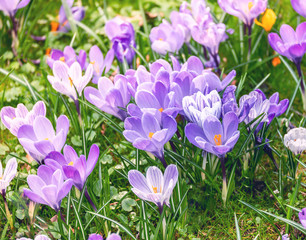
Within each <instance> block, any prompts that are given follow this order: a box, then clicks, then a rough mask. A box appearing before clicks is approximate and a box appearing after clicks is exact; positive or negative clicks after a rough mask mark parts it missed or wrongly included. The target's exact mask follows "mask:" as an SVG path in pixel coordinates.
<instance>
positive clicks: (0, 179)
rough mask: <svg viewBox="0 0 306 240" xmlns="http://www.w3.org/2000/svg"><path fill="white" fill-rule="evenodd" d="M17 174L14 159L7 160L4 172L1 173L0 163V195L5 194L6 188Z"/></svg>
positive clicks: (0, 166) (0, 165)
mask: <svg viewBox="0 0 306 240" xmlns="http://www.w3.org/2000/svg"><path fill="white" fill-rule="evenodd" d="M16 173H17V161H16V158H11V159H10V160H8V162H7V164H6V167H5V170H4V172H3V168H2V164H1V162H0V193H1V194H2V195H3V194H4V193H5V192H6V189H7V187H8V186H9V185H10V182H11V181H12V180H13V178H14V177H15V175H16Z"/></svg>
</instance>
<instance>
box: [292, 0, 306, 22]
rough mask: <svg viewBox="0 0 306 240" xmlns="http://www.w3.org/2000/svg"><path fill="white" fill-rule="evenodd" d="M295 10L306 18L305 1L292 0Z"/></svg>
mask: <svg viewBox="0 0 306 240" xmlns="http://www.w3.org/2000/svg"><path fill="white" fill-rule="evenodd" d="M291 4H292V7H293V9H294V10H295V11H296V12H297V13H298V14H300V15H301V16H303V17H304V18H306V2H305V1H304V0H291Z"/></svg>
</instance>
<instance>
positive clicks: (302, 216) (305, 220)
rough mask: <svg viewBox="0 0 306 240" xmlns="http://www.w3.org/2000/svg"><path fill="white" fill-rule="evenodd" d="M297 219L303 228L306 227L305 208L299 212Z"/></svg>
mask: <svg viewBox="0 0 306 240" xmlns="http://www.w3.org/2000/svg"><path fill="white" fill-rule="evenodd" d="M299 219H300V222H301V224H302V226H303V227H304V228H306V208H303V209H302V211H300V212H299Z"/></svg>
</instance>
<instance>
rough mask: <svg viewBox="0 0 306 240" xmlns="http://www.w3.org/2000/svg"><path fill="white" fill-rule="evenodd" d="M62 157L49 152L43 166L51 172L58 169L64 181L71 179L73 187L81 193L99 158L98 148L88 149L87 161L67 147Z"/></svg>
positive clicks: (56, 153)
mask: <svg viewBox="0 0 306 240" xmlns="http://www.w3.org/2000/svg"><path fill="white" fill-rule="evenodd" d="M63 152H64V155H62V154H61V153H60V152H51V153H49V154H48V156H46V159H45V164H46V165H47V166H48V167H50V168H51V169H52V170H54V171H55V170H57V169H60V170H62V171H63V173H64V178H65V179H72V180H73V184H74V186H75V187H76V188H77V189H79V190H80V191H82V189H83V187H84V184H85V182H86V179H87V178H88V176H89V175H90V174H91V172H92V171H93V170H94V167H95V166H96V163H97V161H98V158H99V147H98V146H97V145H96V144H93V145H92V146H91V148H90V151H89V154H88V157H87V160H86V157H85V156H84V155H81V156H80V157H79V156H78V155H77V153H76V151H75V150H74V149H73V148H72V147H71V146H69V145H66V146H65V147H64V150H63Z"/></svg>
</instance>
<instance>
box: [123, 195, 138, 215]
mask: <svg viewBox="0 0 306 240" xmlns="http://www.w3.org/2000/svg"><path fill="white" fill-rule="evenodd" d="M134 206H136V201H135V200H134V199H131V198H126V199H124V200H123V201H122V208H123V210H124V211H127V212H131V211H132V210H133V207H134Z"/></svg>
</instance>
